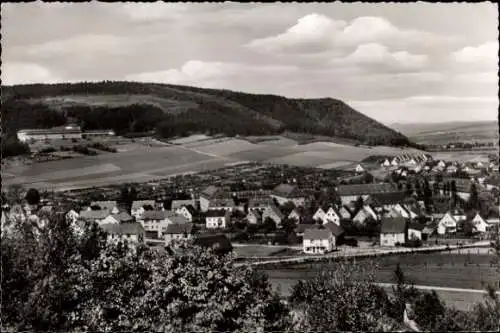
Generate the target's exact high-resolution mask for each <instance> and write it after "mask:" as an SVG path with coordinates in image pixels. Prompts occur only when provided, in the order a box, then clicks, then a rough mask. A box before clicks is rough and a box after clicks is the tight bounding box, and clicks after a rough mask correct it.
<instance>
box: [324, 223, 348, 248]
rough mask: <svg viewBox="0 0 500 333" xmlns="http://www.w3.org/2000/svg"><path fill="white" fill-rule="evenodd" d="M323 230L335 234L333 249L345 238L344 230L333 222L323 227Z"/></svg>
mask: <svg viewBox="0 0 500 333" xmlns="http://www.w3.org/2000/svg"><path fill="white" fill-rule="evenodd" d="M323 228H325V229H328V230H330V231H331V232H332V234H333V247H336V246H337V244H339V241H340V240H341V238H342V237H344V229H343V228H342V227H341V226H340V225H337V224H335V223H333V222H328V223H326V224H324V225H323Z"/></svg>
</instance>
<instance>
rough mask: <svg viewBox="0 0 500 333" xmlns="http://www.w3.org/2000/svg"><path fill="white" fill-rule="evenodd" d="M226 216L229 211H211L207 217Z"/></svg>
mask: <svg viewBox="0 0 500 333" xmlns="http://www.w3.org/2000/svg"><path fill="white" fill-rule="evenodd" d="M226 214H227V211H226V210H224V209H210V210H208V211H207V213H206V214H205V215H206V217H224V216H226Z"/></svg>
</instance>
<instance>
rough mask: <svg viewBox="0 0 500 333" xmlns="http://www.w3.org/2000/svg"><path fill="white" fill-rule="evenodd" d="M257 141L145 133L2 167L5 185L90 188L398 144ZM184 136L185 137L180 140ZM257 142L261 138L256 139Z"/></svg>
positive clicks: (334, 162) (326, 164) (322, 162)
mask: <svg viewBox="0 0 500 333" xmlns="http://www.w3.org/2000/svg"><path fill="white" fill-rule="evenodd" d="M265 139H266V140H263V141H260V142H257V141H258V140H256V138H255V137H254V138H253V139H252V141H253V142H250V141H247V140H245V139H243V138H227V137H216V138H213V137H207V136H191V137H189V138H186V140H185V141H184V142H185V143H183V144H180V143H181V142H183V141H182V139H178V140H175V141H176V142H178V143H179V144H177V145H171V144H168V143H162V142H159V141H155V140H152V139H151V138H141V139H136V140H129V139H128V140H121V139H120V138H118V137H117V138H114V140H111V141H112V143H115V144H114V145H113V147H115V148H116V149H117V150H118V153H104V152H103V153H100V154H99V155H98V156H82V157H77V158H73V159H66V160H58V161H50V162H43V163H34V164H31V165H22V166H15V167H9V166H8V165H7V166H6V167H3V168H2V176H3V177H4V178H3V180H4V186H5V185H10V184H25V185H26V186H31V187H37V188H45V187H46V186H48V187H49V188H50V189H54V190H58V189H62V188H65V189H68V188H74V189H77V188H86V187H93V186H103V185H109V184H119V183H123V182H147V181H151V180H158V179H160V178H165V177H169V176H173V175H179V174H186V173H194V172H200V171H209V170H216V169H219V168H223V167H225V166H228V165H234V164H238V163H248V162H261V163H270V164H289V165H292V166H306V167H321V168H344V167H346V166H351V165H354V164H355V163H357V162H359V161H361V160H363V159H364V158H366V157H367V156H370V155H380V154H393V155H395V154H399V153H401V151H402V150H401V149H400V148H393V147H382V146H377V147H369V148H368V147H355V146H348V145H345V144H343V143H333V142H313V143H307V144H304V145H299V144H297V142H296V141H295V140H292V139H288V138H284V137H266V138H265ZM179 140H181V141H179ZM256 142H257V143H256Z"/></svg>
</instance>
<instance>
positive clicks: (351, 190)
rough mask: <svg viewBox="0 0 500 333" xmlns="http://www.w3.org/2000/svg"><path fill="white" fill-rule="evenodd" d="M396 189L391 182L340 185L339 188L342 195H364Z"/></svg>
mask: <svg viewBox="0 0 500 333" xmlns="http://www.w3.org/2000/svg"><path fill="white" fill-rule="evenodd" d="M394 191H396V188H395V187H394V186H393V185H392V184H390V183H378V184H355V185H339V187H338V190H337V192H338V194H339V195H340V196H351V195H364V194H374V193H384V192H394Z"/></svg>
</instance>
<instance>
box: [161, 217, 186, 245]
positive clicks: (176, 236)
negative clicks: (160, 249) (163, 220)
mask: <svg viewBox="0 0 500 333" xmlns="http://www.w3.org/2000/svg"><path fill="white" fill-rule="evenodd" d="M192 231H193V224H192V223H172V224H169V225H167V227H166V228H165V231H164V233H163V234H164V237H165V246H169V245H171V244H172V243H173V242H175V241H180V240H181V241H182V240H188V239H191V237H192V234H191V233H192Z"/></svg>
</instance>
